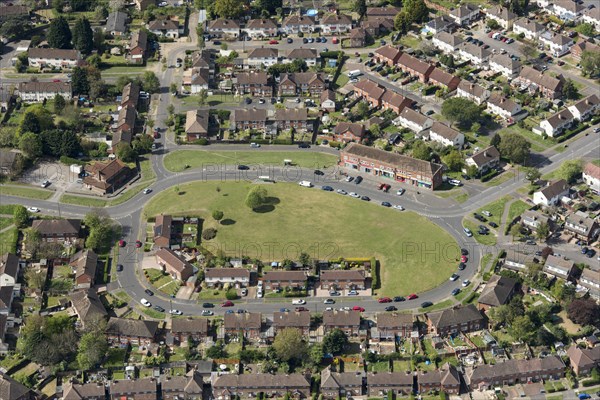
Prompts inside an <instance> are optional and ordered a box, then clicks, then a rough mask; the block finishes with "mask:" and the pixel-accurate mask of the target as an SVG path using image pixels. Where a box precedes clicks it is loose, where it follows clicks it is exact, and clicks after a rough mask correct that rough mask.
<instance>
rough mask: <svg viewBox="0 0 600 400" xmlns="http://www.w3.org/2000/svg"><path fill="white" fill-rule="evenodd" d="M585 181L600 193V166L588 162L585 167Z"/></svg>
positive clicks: (595, 191) (594, 190)
mask: <svg viewBox="0 0 600 400" xmlns="http://www.w3.org/2000/svg"><path fill="white" fill-rule="evenodd" d="M582 177H583V182H585V183H586V184H587V185H588V186H589V187H590V189H592V191H593V192H594V193H596V194H600V167H599V166H597V165H596V164H592V163H587V164H586V165H585V168H583V175H582Z"/></svg>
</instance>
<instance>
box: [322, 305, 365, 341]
mask: <svg viewBox="0 0 600 400" xmlns="http://www.w3.org/2000/svg"><path fill="white" fill-rule="evenodd" d="M334 329H339V330H341V331H343V332H344V333H345V334H346V335H348V337H352V336H358V331H359V329H360V311H354V310H351V311H338V310H331V311H323V332H324V334H325V335H327V334H328V333H330V332H331V331H333V330H334Z"/></svg>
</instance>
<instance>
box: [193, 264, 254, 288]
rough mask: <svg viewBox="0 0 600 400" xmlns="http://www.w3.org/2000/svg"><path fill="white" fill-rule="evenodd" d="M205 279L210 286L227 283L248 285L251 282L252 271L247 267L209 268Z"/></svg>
mask: <svg viewBox="0 0 600 400" xmlns="http://www.w3.org/2000/svg"><path fill="white" fill-rule="evenodd" d="M204 281H205V282H206V285H207V286H208V287H215V286H222V285H225V284H229V285H233V286H236V287H246V286H248V285H249V284H250V271H248V270H247V269H245V268H207V269H206V270H205V273H204Z"/></svg>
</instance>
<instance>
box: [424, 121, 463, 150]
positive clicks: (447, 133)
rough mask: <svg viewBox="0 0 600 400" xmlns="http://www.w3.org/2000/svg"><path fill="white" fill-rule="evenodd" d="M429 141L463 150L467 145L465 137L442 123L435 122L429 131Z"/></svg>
mask: <svg viewBox="0 0 600 400" xmlns="http://www.w3.org/2000/svg"><path fill="white" fill-rule="evenodd" d="M429 140H431V141H434V142H438V143H441V144H443V145H444V146H454V147H458V148H461V147H462V146H463V145H464V144H465V135H463V134H462V133H461V132H459V131H457V130H456V129H453V128H450V127H449V126H448V125H445V124H442V123H441V122H437V121H436V122H434V123H433V124H432V125H431V128H430V129H429Z"/></svg>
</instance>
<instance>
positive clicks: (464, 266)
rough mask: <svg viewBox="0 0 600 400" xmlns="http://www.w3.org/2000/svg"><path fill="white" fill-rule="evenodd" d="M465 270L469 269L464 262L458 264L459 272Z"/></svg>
mask: <svg viewBox="0 0 600 400" xmlns="http://www.w3.org/2000/svg"><path fill="white" fill-rule="evenodd" d="M465 268H467V264H465V263H464V262H461V263H458V270H459V271H463V270H464V269H465Z"/></svg>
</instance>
